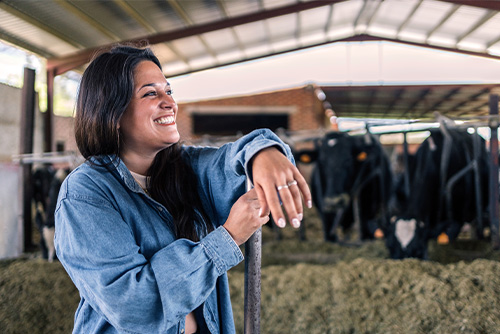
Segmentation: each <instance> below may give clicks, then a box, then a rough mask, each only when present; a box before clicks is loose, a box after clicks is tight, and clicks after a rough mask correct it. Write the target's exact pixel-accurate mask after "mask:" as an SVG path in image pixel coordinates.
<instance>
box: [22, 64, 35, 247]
mask: <svg viewBox="0 0 500 334" xmlns="http://www.w3.org/2000/svg"><path fill="white" fill-rule="evenodd" d="M34 123H35V70H33V69H30V68H24V82H23V89H22V101H21V138H20V141H19V153H20V154H26V153H33V130H34ZM31 169H32V164H31V163H29V164H23V165H22V167H21V173H22V175H21V184H22V187H23V189H22V195H21V198H22V199H21V203H22V204H21V208H22V220H23V235H24V237H23V238H24V242H23V244H24V251H28V250H30V249H32V248H33V246H34V245H33V240H32V233H31V230H32V226H33V222H32V212H31V201H32V197H33V176H32V171H31Z"/></svg>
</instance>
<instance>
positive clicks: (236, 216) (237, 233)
mask: <svg viewBox="0 0 500 334" xmlns="http://www.w3.org/2000/svg"><path fill="white" fill-rule="evenodd" d="M268 221H269V213H267V214H262V212H261V207H260V204H259V199H258V198H257V192H256V191H255V189H252V190H250V191H248V192H246V193H245V194H244V195H243V196H241V197H240V198H239V199H238V200H237V201H236V203H234V204H233V207H232V208H231V212H230V213H229V217H227V220H226V223H225V224H224V227H225V228H226V230H227V231H228V232H229V234H230V235H231V236H232V237H233V239H234V241H235V242H236V244H238V246H240V245H242V244H244V243H245V242H246V241H247V240H248V238H250V237H251V236H252V234H253V233H254V232H255V231H257V230H258V229H259V228H260V227H261V226H262V225H264V224H265V223H267V222H268Z"/></svg>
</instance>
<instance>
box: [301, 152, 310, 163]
mask: <svg viewBox="0 0 500 334" xmlns="http://www.w3.org/2000/svg"><path fill="white" fill-rule="evenodd" d="M300 162H303V163H305V164H307V163H309V162H311V156H309V155H308V154H302V155H301V156H300Z"/></svg>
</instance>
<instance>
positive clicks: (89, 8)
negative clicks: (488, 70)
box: [0, 0, 500, 117]
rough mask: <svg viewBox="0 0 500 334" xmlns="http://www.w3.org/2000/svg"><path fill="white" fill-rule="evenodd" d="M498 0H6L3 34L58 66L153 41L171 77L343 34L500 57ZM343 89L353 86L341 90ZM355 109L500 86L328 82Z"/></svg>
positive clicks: (462, 105) (474, 95)
mask: <svg viewBox="0 0 500 334" xmlns="http://www.w3.org/2000/svg"><path fill="white" fill-rule="evenodd" d="M499 11H500V1H496V0H495V1H493V0H489V1H488V0H486V1H481V0H106V1H97V0H86V1H83V0H43V1H42V0H0V39H2V40H5V41H7V42H9V43H11V44H14V45H16V46H19V47H22V48H24V49H26V50H29V51H31V52H33V53H35V54H37V55H40V56H42V57H45V58H47V68H48V70H49V71H53V73H54V74H56V75H57V74H61V73H64V72H65V71H68V70H71V69H82V68H83V67H84V66H85V64H87V63H88V61H89V59H90V58H91V57H92V55H93V54H94V53H95V52H96V50H98V49H101V48H105V47H109V46H110V45H112V44H115V43H118V42H139V41H143V42H144V41H147V43H149V44H150V45H152V46H153V47H154V49H155V52H156V53H157V55H158V56H159V58H160V61H161V63H162V64H163V67H164V72H165V75H166V76H168V77H172V76H177V75H181V74H186V73H191V72H196V71H201V70H204V69H209V68H215V67H220V66H224V65H229V64H235V63H239V62H244V61H247V60H252V59H258V58H263V57H269V56H272V55H277V54H282V53H287V52H291V51H295V50H300V49H305V48H310V47H313V46H318V45H323V44H328V43H335V42H339V41H373V40H385V41H393V42H399V43H406V44H411V45H416V46H423V47H429V48H436V49H442V50H448V51H453V52H460V53H465V54H472V55H477V56H481V57H488V58H493V59H500V14H499ZM342 89H343V90H344V93H341V91H342ZM324 90H325V93H326V94H327V96H328V99H329V101H330V102H331V103H332V105H336V111H337V112H338V113H339V114H340V113H348V114H350V116H358V117H363V116H364V115H371V116H372V117H373V116H374V115H376V116H385V117H389V116H398V115H399V116H400V117H412V116H415V115H416V116H418V115H424V114H425V113H428V112H430V111H432V109H437V110H446V111H447V112H450V113H456V114H467V113H468V112H473V113H483V112H485V104H484V103H485V102H484V101H485V100H484V99H485V98H486V99H487V95H488V94H489V93H490V92H494V91H496V90H497V87H496V86H495V85H481V86H473V85H464V86H441V87H433V86H414V87H410V86H398V87H380V86H379V87H378V88H374V87H364V88H363V87H358V88H355V87H343V88H339V87H331V88H328V87H326V88H325V89H324Z"/></svg>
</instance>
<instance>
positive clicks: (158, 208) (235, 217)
mask: <svg viewBox="0 0 500 334" xmlns="http://www.w3.org/2000/svg"><path fill="white" fill-rule="evenodd" d="M176 116H177V105H176V103H175V101H174V99H173V97H172V90H171V89H170V85H169V83H168V82H167V81H166V79H165V77H164V76H163V74H162V70H161V66H160V63H159V61H158V59H157V58H156V57H155V56H154V54H153V53H152V52H151V51H150V50H149V49H137V48H132V47H126V46H120V47H116V48H114V49H112V50H111V51H109V52H105V53H103V54H101V55H99V56H98V57H96V58H95V59H94V60H93V61H92V62H91V64H90V65H89V67H88V68H87V69H86V71H85V73H84V74H83V77H82V81H81V84H80V89H79V94H78V102H77V108H76V120H75V136H76V141H77V144H78V148H79V150H80V152H81V153H82V155H83V156H84V157H85V158H86V159H87V162H86V163H84V164H82V165H81V166H79V167H78V168H76V169H75V170H74V171H73V172H72V173H71V174H70V175H69V176H68V177H67V178H66V180H65V181H64V183H63V185H62V186H61V191H60V194H59V199H58V204H57V209H56V237H55V243H56V250H57V256H58V258H59V259H60V261H61V263H62V264H63V265H64V267H65V269H66V271H67V272H68V274H69V275H70V277H71V279H72V280H73V282H74V284H75V285H76V287H77V288H78V290H79V292H80V296H81V301H80V304H79V306H78V309H77V311H76V315H75V326H74V333H86V334H88V333H234V332H235V329H234V321H233V316H232V311H231V304H230V298H229V288H228V283H227V275H226V272H227V270H229V269H230V268H232V267H233V266H235V265H237V264H238V263H239V262H240V261H242V259H243V256H242V254H241V251H240V249H239V247H238V246H240V245H242V244H243V243H244V242H245V241H246V240H247V239H248V238H249V237H250V236H251V235H252V234H253V233H254V232H255V231H256V230H257V229H258V228H259V227H261V226H262V225H263V224H265V223H266V222H267V221H268V220H269V214H270V213H272V215H273V217H274V219H275V220H276V221H277V224H278V225H279V226H280V227H284V226H285V215H284V213H283V211H282V209H281V206H280V200H281V202H282V204H283V207H284V208H285V211H286V214H287V216H288V217H289V218H291V223H292V225H293V226H294V227H299V225H300V220H301V219H302V215H303V211H302V199H301V195H302V196H303V197H304V199H305V201H306V203H308V205H309V207H310V205H311V200H310V198H311V196H310V193H309V189H308V187H307V184H306V182H305V180H304V178H303V177H302V176H301V175H300V173H299V172H298V170H297V169H296V168H295V166H294V165H293V164H292V163H291V162H290V160H291V161H293V160H292V159H293V158H292V156H291V153H290V150H289V148H288V147H287V146H286V145H285V144H283V142H281V141H280V140H279V138H277V137H276V136H275V135H274V134H273V133H272V132H270V131H267V130H258V131H254V132H252V133H251V134H249V135H247V136H245V137H243V138H241V139H239V140H238V141H236V142H234V143H230V144H227V145H224V146H222V147H221V148H219V149H216V148H201V147H188V146H182V145H180V144H179V143H178V141H179V133H178V131H177V126H176V123H175V120H176ZM247 177H249V178H250V179H251V180H252V181H253V185H254V189H253V190H251V191H249V192H246V193H245V181H246V179H247ZM278 192H279V196H278Z"/></svg>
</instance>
